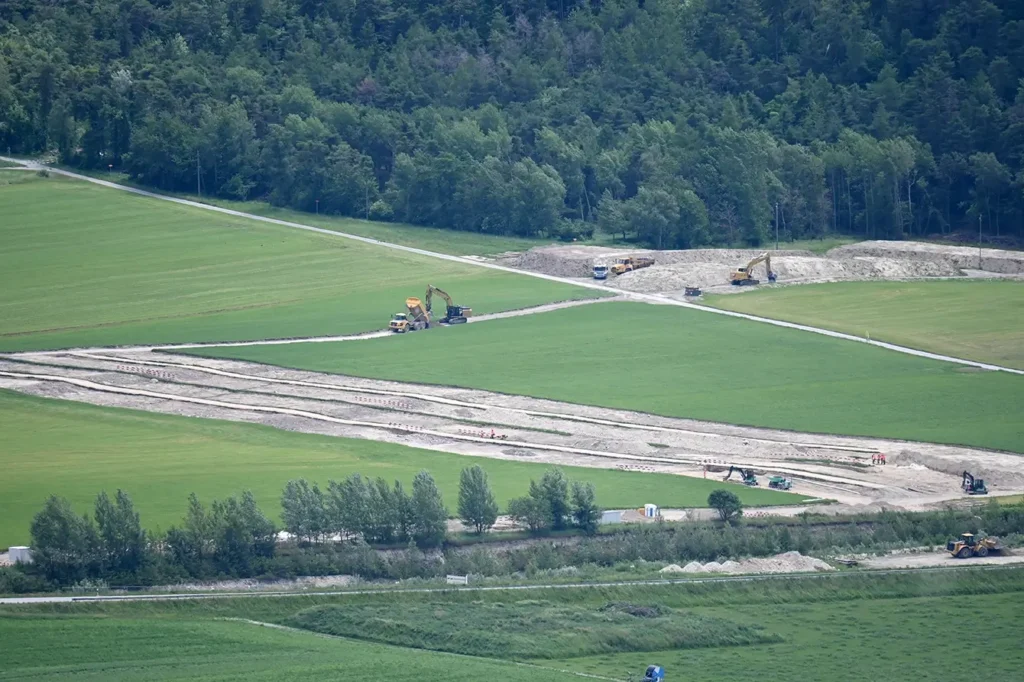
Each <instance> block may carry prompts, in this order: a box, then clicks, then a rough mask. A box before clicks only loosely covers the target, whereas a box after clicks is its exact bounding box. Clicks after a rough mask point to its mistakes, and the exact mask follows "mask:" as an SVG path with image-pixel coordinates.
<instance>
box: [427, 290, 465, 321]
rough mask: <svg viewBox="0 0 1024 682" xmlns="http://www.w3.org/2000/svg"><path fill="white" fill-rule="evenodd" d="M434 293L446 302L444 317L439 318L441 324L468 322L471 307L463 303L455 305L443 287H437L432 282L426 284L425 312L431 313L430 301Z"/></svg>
mask: <svg viewBox="0 0 1024 682" xmlns="http://www.w3.org/2000/svg"><path fill="white" fill-rule="evenodd" d="M434 294H437V295H438V296H440V297H441V298H443V299H444V302H445V303H446V304H447V306H446V310H445V314H444V317H442V318H441V320H440V322H441V324H465V323H466V322H469V319H468V318H469V317H470V315H472V314H473V309H472V308H469V307H467V306H464V305H455V303H453V302H452V297H451V296H449V295H448V293H447V292H446V291H444V290H443V289H438V288H437V287H435V286H434V285H433V284H428V285H427V294H426V308H427V314H428V315H429V314H430V313H431V307H430V306H431V301H432V299H433V298H434Z"/></svg>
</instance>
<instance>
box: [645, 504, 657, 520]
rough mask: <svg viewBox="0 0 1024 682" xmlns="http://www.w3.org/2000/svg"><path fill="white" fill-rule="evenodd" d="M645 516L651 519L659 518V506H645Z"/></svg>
mask: <svg viewBox="0 0 1024 682" xmlns="http://www.w3.org/2000/svg"><path fill="white" fill-rule="evenodd" d="M644 516H646V517H647V518H649V519H653V518H657V517H658V516H660V514H659V513H658V505H656V504H645V505H644Z"/></svg>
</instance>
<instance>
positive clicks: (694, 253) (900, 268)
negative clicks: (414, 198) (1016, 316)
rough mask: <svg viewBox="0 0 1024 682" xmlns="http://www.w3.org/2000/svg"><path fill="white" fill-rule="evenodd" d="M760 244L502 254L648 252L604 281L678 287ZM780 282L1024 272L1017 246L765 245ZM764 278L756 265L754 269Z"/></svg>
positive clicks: (573, 264)
mask: <svg viewBox="0 0 1024 682" xmlns="http://www.w3.org/2000/svg"><path fill="white" fill-rule="evenodd" d="M764 251H765V250H764V249H691V250H683V251H650V250H643V249H621V248H608V247H601V246H558V245H555V246H542V247H538V248H535V249H530V250H529V251H527V252H525V253H521V254H518V255H516V256H515V257H514V258H511V259H509V260H508V264H510V265H512V266H514V267H518V268H523V269H525V270H531V271H534V272H540V273H544V274H547V275H555V276H558V277H590V276H591V274H592V272H593V266H594V264H595V263H604V264H608V265H610V264H612V263H614V262H615V259H617V258H621V257H624V256H630V255H632V256H649V257H652V258H654V259H655V261H656V263H655V265H654V266H652V267H649V268H644V269H642V270H637V271H635V272H627V273H625V274H623V275H620V276H618V277H616V276H609V277H608V280H607V282H606V283H607V284H608V285H609V286H611V287H615V288H618V289H622V290H624V291H635V292H638V293H656V292H678V291H681V290H682V289H683V288H684V287H701V288H708V287H713V286H719V285H727V284H728V278H729V273H730V272H731V271H732V270H733V269H735V268H738V267H740V266H742V265H744V264H745V263H747V262H748V261H749V260H751V259H752V258H754V257H756V256H758V255H760V254H762V253H764ZM770 253H771V256H772V269H773V270H775V272H776V273H777V274H778V276H779V283H782V284H785V283H797V282H803V283H806V282H840V281H850V280H875V279H884V280H904V279H915V278H919V277H959V276H962V275H964V274H965V273H964V270H972V271H973V270H979V271H987V272H991V273H995V274H1002V275H1015V274H1024V251H1003V250H999V249H982V252H981V253H982V257H981V261H980V265H979V259H978V250H977V249H974V248H971V247H966V246H940V245H936V244H925V243H921V242H885V241H872V242H862V243H859V244H850V245H847V246H840V247H837V248H835V249H832V250H831V251H829V252H828V253H827V254H825V255H824V256H819V255H815V254H813V253H811V252H810V251H800V250H788V251H787V250H781V251H770ZM755 276H757V277H758V278H760V279H761V280H766V279H767V277H766V273H765V272H764V270H763V266H759V269H758V272H757V273H756V275H755Z"/></svg>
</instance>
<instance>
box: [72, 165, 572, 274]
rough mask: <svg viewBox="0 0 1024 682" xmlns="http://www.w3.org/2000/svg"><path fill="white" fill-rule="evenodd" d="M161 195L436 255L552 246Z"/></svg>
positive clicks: (123, 179)
mask: <svg viewBox="0 0 1024 682" xmlns="http://www.w3.org/2000/svg"><path fill="white" fill-rule="evenodd" d="M62 167H63V168H65V169H66V170H69V171H72V172H74V173H78V174H80V175H89V176H92V177H95V178H100V179H101V180H108V181H110V182H116V183H118V184H121V185H126V186H128V187H139V188H141V189H146V190H152V188H151V187H147V186H145V185H142V184H139V183H137V182H134V181H132V179H131V177H130V176H128V174H127V173H107V172H106V171H99V170H92V171H90V170H83V169H81V168H72V167H70V166H62ZM165 194H168V195H171V196H176V197H181V198H182V199H188V200H190V201H199V202H202V203H204V204H210V205H211V206H221V207H224V208H230V209H233V210H235V211H242V212H244V213H252V214H253V215H260V216H266V217H268V218H277V219H278V220H288V221H290V222H293V223H302V224H303V225H315V226H316V227H323V228H327V229H329V230H337V231H339V232H348V233H349V234H357V235H360V236H363V237H370V238H371V239H379V240H380V241H385V242H391V243H392V244H403V245H405V246H415V247H416V248H419V249H427V250H429V251H438V252H440V253H448V254H452V255H456V256H492V255H497V254H500V253H505V252H507V251H526V250H527V249H532V248H533V247H535V246H544V245H547V244H551V243H552V241H551V240H550V239H529V238H525V237H505V236H501V235H494V234H483V233H480V232H461V231H459V230H446V229H443V228H436V227H421V226H419V225H407V224H405V223H383V222H377V221H375V220H362V219H359V218H346V217H344V216H335V215H326V214H319V215H318V214H316V213H307V212H305V211H297V210H294V209H290V208H280V207H278V206H272V205H271V204H269V203H267V202H265V201H255V200H252V201H231V200H228V199H219V198H216V197H208V196H200V197H197V196H196V195H195V194H194V193H191V194H190V193H188V192H165Z"/></svg>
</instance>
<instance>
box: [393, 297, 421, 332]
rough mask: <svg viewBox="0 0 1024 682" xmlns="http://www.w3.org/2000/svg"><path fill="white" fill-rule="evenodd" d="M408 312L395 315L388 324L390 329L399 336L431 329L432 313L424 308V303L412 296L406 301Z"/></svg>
mask: <svg viewBox="0 0 1024 682" xmlns="http://www.w3.org/2000/svg"><path fill="white" fill-rule="evenodd" d="M405 308H406V312H404V313H395V316H394V317H392V318H391V322H390V323H389V324H388V329H390V330H391V331H393V332H396V333H398V334H404V333H405V332H412V331H419V330H421V329H429V328H430V313H429V312H427V310H426V308H424V306H423V301H421V300H420V299H418V298H416V297H415V296H410V297H409V298H407V299H405Z"/></svg>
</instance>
